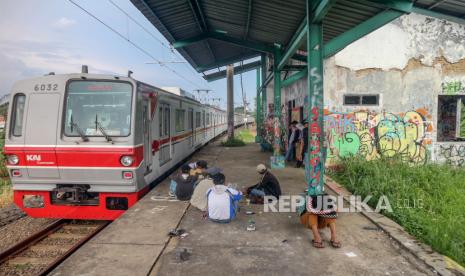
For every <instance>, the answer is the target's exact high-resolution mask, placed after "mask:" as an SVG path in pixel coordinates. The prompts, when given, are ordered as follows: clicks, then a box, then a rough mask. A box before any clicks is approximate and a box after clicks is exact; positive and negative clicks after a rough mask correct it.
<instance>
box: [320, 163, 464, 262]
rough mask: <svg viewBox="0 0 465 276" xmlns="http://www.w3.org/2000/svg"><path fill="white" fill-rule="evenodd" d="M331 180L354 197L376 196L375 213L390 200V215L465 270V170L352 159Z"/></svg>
mask: <svg viewBox="0 0 465 276" xmlns="http://www.w3.org/2000/svg"><path fill="white" fill-rule="evenodd" d="M329 174H330V175H331V176H332V177H333V178H334V179H335V180H336V181H338V182H339V183H340V184H342V185H344V186H345V187H346V188H347V189H348V190H349V191H350V192H352V193H353V194H356V195H361V196H362V198H363V197H365V196H367V195H372V196H373V198H372V199H371V200H370V201H369V203H368V204H369V205H370V206H371V207H376V204H377V202H378V198H379V197H380V196H381V195H386V196H387V197H388V199H389V201H390V203H391V205H392V209H393V212H392V213H389V212H385V213H383V214H384V215H386V216H387V217H389V218H391V219H393V220H394V221H396V222H397V223H399V224H400V225H402V226H403V227H404V228H405V230H406V231H407V232H409V233H410V234H411V235H413V236H415V237H416V238H418V239H419V240H421V241H423V242H425V243H427V244H429V245H431V247H432V248H433V249H434V250H436V251H437V252H440V253H442V254H444V255H447V256H449V257H451V258H452V259H454V260H455V261H457V262H458V263H460V264H461V265H465V170H464V169H459V168H453V167H450V166H446V165H438V164H427V165H423V166H411V165H408V164H405V163H402V162H401V161H400V160H397V159H388V160H386V159H379V160H374V161H366V160H365V159H362V158H350V159H345V160H342V161H341V166H340V167H339V169H338V170H337V171H331V172H330V173H329Z"/></svg>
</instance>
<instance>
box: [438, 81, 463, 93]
mask: <svg viewBox="0 0 465 276" xmlns="http://www.w3.org/2000/svg"><path fill="white" fill-rule="evenodd" d="M463 92H465V87H464V85H462V82H461V81H457V80H455V81H449V82H443V83H442V93H444V94H448V95H451V94H459V93H463Z"/></svg>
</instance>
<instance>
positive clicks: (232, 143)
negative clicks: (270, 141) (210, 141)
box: [221, 129, 255, 147]
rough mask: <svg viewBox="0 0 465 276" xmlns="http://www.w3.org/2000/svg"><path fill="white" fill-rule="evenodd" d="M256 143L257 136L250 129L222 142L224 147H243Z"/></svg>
mask: <svg viewBox="0 0 465 276" xmlns="http://www.w3.org/2000/svg"><path fill="white" fill-rule="evenodd" d="M254 142H255V136H254V134H253V133H252V131H251V130H250V129H242V130H241V131H239V132H238V133H236V135H235V136H234V138H233V139H229V140H225V141H223V142H221V145H222V146H224V147H242V146H245V145H246V144H249V143H254Z"/></svg>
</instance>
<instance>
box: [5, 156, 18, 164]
mask: <svg viewBox="0 0 465 276" xmlns="http://www.w3.org/2000/svg"><path fill="white" fill-rule="evenodd" d="M7 160H8V164H10V165H17V164H18V163H19V158H18V156H17V155H15V154H10V155H8V156H7Z"/></svg>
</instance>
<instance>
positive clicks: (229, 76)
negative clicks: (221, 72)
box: [226, 64, 234, 140]
mask: <svg viewBox="0 0 465 276" xmlns="http://www.w3.org/2000/svg"><path fill="white" fill-rule="evenodd" d="M226 86H227V97H226V98H227V103H226V112H227V114H228V140H231V139H233V138H234V65H233V64H231V65H228V66H227V67H226Z"/></svg>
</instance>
